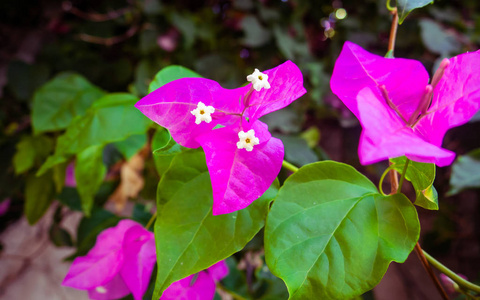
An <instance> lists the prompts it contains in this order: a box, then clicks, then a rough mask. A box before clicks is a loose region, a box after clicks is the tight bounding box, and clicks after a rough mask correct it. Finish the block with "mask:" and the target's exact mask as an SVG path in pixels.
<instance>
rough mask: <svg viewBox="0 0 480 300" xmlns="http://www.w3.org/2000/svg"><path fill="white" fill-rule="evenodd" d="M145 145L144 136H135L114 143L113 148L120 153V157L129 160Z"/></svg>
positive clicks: (145, 137) (145, 138) (145, 136)
mask: <svg viewBox="0 0 480 300" xmlns="http://www.w3.org/2000/svg"><path fill="white" fill-rule="evenodd" d="M146 143H147V135H146V134H135V135H132V136H129V137H128V138H127V139H126V140H123V141H120V142H116V143H115V147H116V148H117V149H118V151H120V153H122V155H123V156H124V157H125V158H126V159H127V160H129V159H130V158H132V156H134V155H135V154H137V152H138V151H140V149H142V148H143V146H145V144H146Z"/></svg>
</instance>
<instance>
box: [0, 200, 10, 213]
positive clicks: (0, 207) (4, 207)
mask: <svg viewBox="0 0 480 300" xmlns="http://www.w3.org/2000/svg"><path fill="white" fill-rule="evenodd" d="M10 203H11V199H10V198H5V199H3V201H2V202H0V216H3V215H4V214H6V213H7V212H8V208H9V207H10Z"/></svg>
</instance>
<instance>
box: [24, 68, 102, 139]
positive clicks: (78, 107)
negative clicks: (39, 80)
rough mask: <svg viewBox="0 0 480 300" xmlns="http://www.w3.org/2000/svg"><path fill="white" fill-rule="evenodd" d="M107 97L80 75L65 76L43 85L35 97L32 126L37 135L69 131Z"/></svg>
mask: <svg viewBox="0 0 480 300" xmlns="http://www.w3.org/2000/svg"><path fill="white" fill-rule="evenodd" d="M103 95H105V92H104V91H102V90H101V89H100V88H98V87H96V86H94V85H93V84H91V83H90V82H89V81H88V80H87V79H85V78H84V77H83V76H81V75H79V74H74V73H61V74H59V75H57V76H56V77H55V78H53V79H52V80H50V81H49V82H47V83H46V84H45V85H43V86H42V87H41V88H40V89H38V91H37V92H36V93H35V95H34V97H33V109H32V125H33V129H34V132H35V133H39V132H44V131H54V130H61V129H65V128H67V126H68V125H69V124H70V122H71V121H72V120H73V118H74V117H76V116H81V115H83V114H84V113H85V111H86V110H87V109H88V108H89V107H90V105H92V103H93V102H94V101H95V100H97V99H99V98H100V97H102V96H103Z"/></svg>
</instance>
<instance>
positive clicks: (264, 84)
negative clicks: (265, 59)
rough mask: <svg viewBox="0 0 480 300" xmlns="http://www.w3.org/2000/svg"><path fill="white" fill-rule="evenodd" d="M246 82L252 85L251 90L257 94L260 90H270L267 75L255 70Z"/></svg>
mask: <svg viewBox="0 0 480 300" xmlns="http://www.w3.org/2000/svg"><path fill="white" fill-rule="evenodd" d="M247 80H248V81H250V82H251V83H252V85H253V88H254V89H255V90H256V91H257V92H260V90H261V89H262V88H264V89H266V90H268V89H269V88H270V83H268V75H267V74H264V73H262V72H260V71H259V70H258V69H255V72H253V73H252V74H250V75H248V76H247Z"/></svg>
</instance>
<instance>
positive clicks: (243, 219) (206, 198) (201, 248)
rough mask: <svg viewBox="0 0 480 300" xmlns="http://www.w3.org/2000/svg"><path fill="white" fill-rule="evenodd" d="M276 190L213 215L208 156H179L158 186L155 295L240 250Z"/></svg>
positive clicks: (198, 153) (260, 223)
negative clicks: (227, 211)
mask: <svg viewBox="0 0 480 300" xmlns="http://www.w3.org/2000/svg"><path fill="white" fill-rule="evenodd" d="M276 193H277V188H276V187H274V186H272V187H271V188H270V189H269V190H268V191H267V192H265V194H264V195H263V196H262V197H260V198H259V199H257V200H256V201H254V202H253V203H252V204H251V205H250V206H249V207H247V208H245V209H242V210H239V211H236V212H234V213H230V214H225V215H218V216H214V215H212V203H213V200H212V189H211V183H210V177H209V174H208V172H207V167H206V163H205V156H204V154H203V152H201V151H188V152H184V153H181V154H178V155H177V156H175V158H174V159H173V161H172V164H171V166H170V168H169V169H168V171H167V172H166V174H165V176H164V177H163V178H162V180H161V181H160V183H159V185H158V190H157V205H158V207H157V213H158V216H157V220H156V223H155V241H156V245H157V260H158V265H159V266H160V267H159V268H158V273H157V279H156V284H155V293H154V297H153V298H154V299H158V298H159V297H160V295H161V294H162V292H163V291H164V290H165V289H166V288H167V287H168V286H169V285H170V284H171V283H172V282H174V281H177V280H179V279H182V278H184V277H186V276H188V275H190V274H193V273H196V272H199V271H201V270H203V269H206V268H208V267H209V266H211V265H212V264H214V263H216V262H218V261H220V260H222V259H225V258H227V257H229V256H230V255H232V254H233V253H235V252H237V251H239V250H241V249H242V248H243V247H244V246H245V245H246V244H247V242H248V241H250V240H251V239H252V238H253V237H254V236H255V234H256V233H257V232H258V231H259V230H260V229H261V228H262V227H263V225H264V220H265V215H266V213H267V211H268V207H269V203H270V201H271V199H273V198H274V197H275V195H276Z"/></svg>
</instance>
